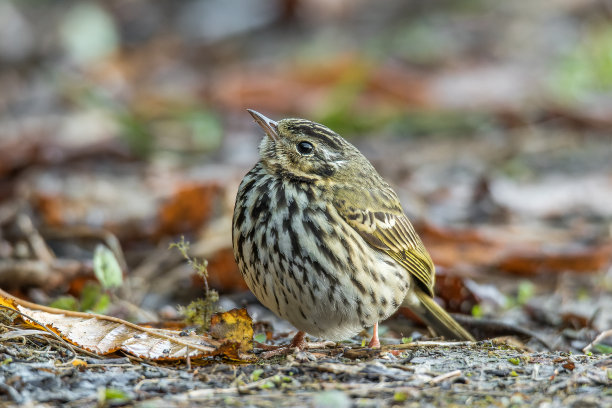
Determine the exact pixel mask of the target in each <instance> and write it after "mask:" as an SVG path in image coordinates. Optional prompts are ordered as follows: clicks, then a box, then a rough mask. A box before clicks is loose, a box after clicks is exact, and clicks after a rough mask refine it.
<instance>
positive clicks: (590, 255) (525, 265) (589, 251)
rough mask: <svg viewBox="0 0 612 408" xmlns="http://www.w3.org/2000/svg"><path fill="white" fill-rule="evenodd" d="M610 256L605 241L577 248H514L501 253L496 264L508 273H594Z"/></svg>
mask: <svg viewBox="0 0 612 408" xmlns="http://www.w3.org/2000/svg"><path fill="white" fill-rule="evenodd" d="M611 259H612V245H609V244H606V245H601V246H596V247H591V248H585V249H582V250H578V251H571V252H570V251H569V250H557V251H544V250H540V251H534V250H531V251H527V250H521V251H520V252H519V251H514V252H512V253H509V254H507V255H506V256H505V257H503V258H502V259H501V260H500V261H499V264H498V265H497V267H498V268H499V269H500V270H502V271H504V272H508V273H512V274H515V275H521V276H533V275H538V274H541V273H551V272H564V271H572V272H580V273H596V272H599V271H602V270H603V269H604V268H606V267H607V266H608V265H610V260H611Z"/></svg>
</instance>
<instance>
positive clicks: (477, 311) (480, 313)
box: [472, 305, 484, 317]
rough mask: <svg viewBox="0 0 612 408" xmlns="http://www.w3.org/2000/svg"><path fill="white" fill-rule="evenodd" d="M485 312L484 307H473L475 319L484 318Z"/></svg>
mask: <svg viewBox="0 0 612 408" xmlns="http://www.w3.org/2000/svg"><path fill="white" fill-rule="evenodd" d="M483 315H484V312H483V311H482V306H480V305H474V306H472V316H473V317H482V316H483Z"/></svg>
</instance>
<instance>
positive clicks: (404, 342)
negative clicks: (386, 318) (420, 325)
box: [402, 337, 412, 344]
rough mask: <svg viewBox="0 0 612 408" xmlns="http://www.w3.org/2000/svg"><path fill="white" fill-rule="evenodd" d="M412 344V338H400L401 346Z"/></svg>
mask: <svg viewBox="0 0 612 408" xmlns="http://www.w3.org/2000/svg"><path fill="white" fill-rule="evenodd" d="M408 343H412V337H402V344H408Z"/></svg>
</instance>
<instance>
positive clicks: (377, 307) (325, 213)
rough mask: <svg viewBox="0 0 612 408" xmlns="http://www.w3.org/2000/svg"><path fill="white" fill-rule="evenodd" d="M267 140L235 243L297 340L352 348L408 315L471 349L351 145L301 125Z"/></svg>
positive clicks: (269, 126)
mask: <svg viewBox="0 0 612 408" xmlns="http://www.w3.org/2000/svg"><path fill="white" fill-rule="evenodd" d="M248 111H249V113H250V114H251V115H252V116H253V118H254V119H255V121H256V122H257V123H258V124H259V125H260V126H261V127H262V128H263V130H264V131H265V134H266V135H265V136H264V138H263V140H262V142H261V144H260V146H259V153H260V156H261V158H260V160H259V161H258V162H257V164H256V165H255V167H253V169H251V171H249V172H248V173H247V175H246V176H245V177H244V179H243V180H242V183H241V184H240V187H239V189H238V195H237V197H236V206H235V208H234V218H233V230H232V239H233V247H234V256H235V258H236V262H237V263H238V267H239V269H240V272H241V273H242V275H243V276H244V279H245V280H246V283H247V285H248V286H249V288H250V289H251V291H253V293H254V294H255V296H257V299H259V301H260V302H261V303H263V304H264V305H265V306H266V307H267V308H269V309H270V310H272V311H273V312H274V313H276V314H277V315H278V316H280V317H282V318H284V319H286V320H288V321H289V322H290V323H291V324H293V325H294V326H295V327H296V328H297V329H298V330H299V332H298V334H297V335H296V336H295V338H294V339H293V341H292V346H294V347H300V346H303V344H304V340H303V339H304V332H308V333H310V334H312V335H314V336H317V337H320V338H323V339H327V340H343V339H346V338H349V337H351V336H353V335H355V334H357V333H358V332H359V331H361V330H362V329H363V328H365V327H370V326H374V335H373V337H372V340H371V341H370V347H379V346H380V343H379V341H378V332H377V327H378V322H379V321H382V320H385V319H387V318H388V317H389V316H390V315H392V314H393V313H394V312H395V311H396V310H397V309H398V308H399V307H400V306H406V307H408V308H410V309H411V310H412V311H413V312H414V313H416V314H417V315H418V316H419V317H420V318H421V319H422V320H423V321H424V322H426V323H427V324H428V325H429V326H430V327H431V328H432V329H433V330H434V331H435V332H436V333H437V334H438V335H442V336H444V337H446V338H449V339H457V340H473V337H472V336H471V335H470V334H469V333H468V332H467V331H466V330H465V329H464V328H463V327H461V326H460V325H459V324H458V323H457V322H456V321H455V320H454V319H453V318H452V317H451V316H450V315H449V314H448V313H446V312H445V311H444V309H442V308H441V307H440V306H439V305H438V304H437V303H436V302H435V301H434V299H433V295H434V293H433V287H434V276H435V269H434V265H433V262H432V260H431V257H430V256H429V254H428V253H427V250H426V249H425V247H424V246H423V243H422V242H421V239H420V238H419V237H418V236H417V234H416V232H415V231H414V228H413V227H412V224H410V221H409V220H408V218H407V217H406V215H405V214H404V211H403V210H402V207H401V205H400V202H399V199H398V197H397V194H396V193H395V192H394V191H393V189H392V188H391V187H390V186H389V185H388V184H387V183H386V182H385V181H384V180H383V179H382V177H380V175H379V174H378V173H377V172H376V170H375V169H374V167H373V166H372V164H371V163H370V162H369V161H368V160H367V159H366V158H365V157H364V156H363V155H362V154H361V153H360V152H359V151H358V150H357V148H355V147H354V146H353V145H352V144H350V143H349V142H347V141H346V140H344V138H342V137H341V136H340V135H338V134H337V133H335V132H333V131H332V130H330V129H328V128H327V127H325V126H323V125H320V124H318V123H314V122H311V121H308V120H304V119H283V120H281V121H279V122H275V121H273V120H271V119H268V118H266V117H265V116H263V115H262V114H260V113H258V112H255V111H253V110H248Z"/></svg>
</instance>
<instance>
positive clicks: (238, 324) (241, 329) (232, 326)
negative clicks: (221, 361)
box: [210, 308, 253, 355]
mask: <svg viewBox="0 0 612 408" xmlns="http://www.w3.org/2000/svg"><path fill="white" fill-rule="evenodd" d="M210 334H211V335H212V336H213V338H215V339H218V340H225V344H228V343H233V344H237V345H238V350H239V351H241V352H243V353H244V352H248V351H250V350H252V349H253V321H252V320H251V316H249V314H248V313H247V311H246V309H244V308H242V309H232V310H230V311H227V312H222V313H215V314H214V315H213V316H212V319H211V321H210ZM224 354H225V355H227V354H226V353H224Z"/></svg>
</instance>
